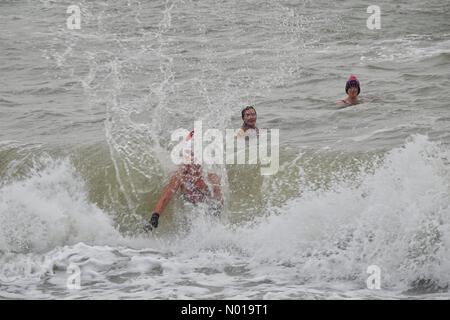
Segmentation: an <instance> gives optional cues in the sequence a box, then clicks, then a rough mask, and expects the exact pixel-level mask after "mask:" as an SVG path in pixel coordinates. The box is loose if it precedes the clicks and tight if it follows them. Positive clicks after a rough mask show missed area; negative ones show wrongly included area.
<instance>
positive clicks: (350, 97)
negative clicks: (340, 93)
mask: <svg viewBox="0 0 450 320" xmlns="http://www.w3.org/2000/svg"><path fill="white" fill-rule="evenodd" d="M360 92H361V87H360V84H359V80H358V78H356V76H355V75H353V74H351V75H350V77H349V78H348V80H347V83H346V84H345V93H347V97H346V98H345V99H342V100H339V101H338V104H339V105H341V106H351V105H355V104H358V103H359V102H360V101H359V99H358V95H359V93H360Z"/></svg>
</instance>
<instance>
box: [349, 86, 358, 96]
mask: <svg viewBox="0 0 450 320" xmlns="http://www.w3.org/2000/svg"><path fill="white" fill-rule="evenodd" d="M347 94H348V96H349V97H350V98H356V97H357V96H358V88H357V87H350V88H349V89H348V91H347Z"/></svg>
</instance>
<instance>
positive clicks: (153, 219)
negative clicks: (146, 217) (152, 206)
mask: <svg viewBox="0 0 450 320" xmlns="http://www.w3.org/2000/svg"><path fill="white" fill-rule="evenodd" d="M158 220H159V213H158V212H153V214H152V217H151V218H150V222H149V223H146V224H145V225H144V230H145V231H146V232H148V231H152V230H153V228H157V227H158ZM152 227H153V228H152Z"/></svg>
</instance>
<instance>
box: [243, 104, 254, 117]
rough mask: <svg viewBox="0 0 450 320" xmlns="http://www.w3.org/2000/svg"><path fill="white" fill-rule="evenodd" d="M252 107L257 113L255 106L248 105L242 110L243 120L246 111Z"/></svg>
mask: <svg viewBox="0 0 450 320" xmlns="http://www.w3.org/2000/svg"><path fill="white" fill-rule="evenodd" d="M250 109H253V110H254V111H255V113H256V110H255V107H253V106H246V107H245V108H244V109H242V112H241V115H242V120H244V114H245V111H247V110H250Z"/></svg>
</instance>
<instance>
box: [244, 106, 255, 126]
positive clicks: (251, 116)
mask: <svg viewBox="0 0 450 320" xmlns="http://www.w3.org/2000/svg"><path fill="white" fill-rule="evenodd" d="M244 123H246V124H247V125H249V126H251V127H254V126H256V111H255V109H248V110H245V112H244Z"/></svg>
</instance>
